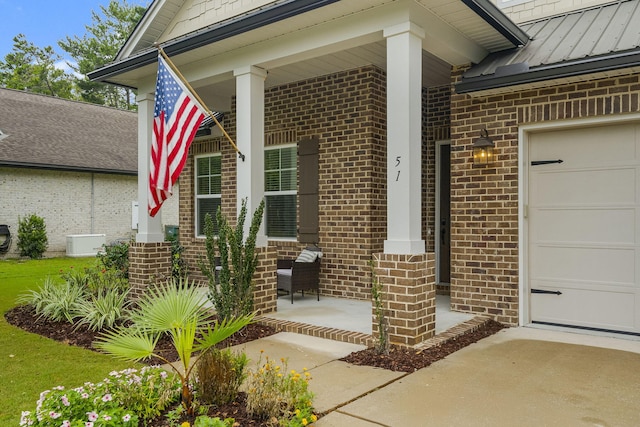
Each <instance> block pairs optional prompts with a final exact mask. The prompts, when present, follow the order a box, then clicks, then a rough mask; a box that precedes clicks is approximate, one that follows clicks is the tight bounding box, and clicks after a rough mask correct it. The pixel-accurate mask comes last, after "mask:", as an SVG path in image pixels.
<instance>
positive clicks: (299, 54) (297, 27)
mask: <svg viewBox="0 0 640 427" xmlns="http://www.w3.org/2000/svg"><path fill="white" fill-rule="evenodd" d="M181 3H182V2H181V1H179V0H156V1H155V2H154V3H153V4H152V5H151V6H150V8H149V10H148V11H147V14H146V15H145V17H144V18H143V20H142V21H141V22H140V24H138V27H137V28H136V31H134V34H133V35H132V36H131V37H130V39H129V41H128V42H127V44H125V46H124V47H123V48H122V49H121V51H120V53H119V54H118V58H117V59H116V61H115V62H114V63H113V64H109V65H107V66H105V67H103V68H101V69H99V70H96V71H94V72H92V73H90V75H89V77H90V78H91V79H92V80H99V81H108V82H111V83H115V84H119V85H123V86H130V87H137V88H140V87H141V86H144V87H145V88H146V87H150V86H151V85H152V84H153V81H154V80H155V72H156V55H157V54H156V51H155V48H154V47H153V43H155V42H160V43H161V45H162V46H163V48H164V49H165V51H166V52H167V53H168V54H169V55H170V56H172V57H173V59H174V62H175V63H176V65H177V66H178V67H179V68H180V70H181V71H182V72H183V74H184V75H185V76H186V78H187V79H188V80H189V81H190V82H191V83H192V85H193V86H194V87H195V88H197V89H198V91H199V93H200V94H201V96H203V98H204V99H205V100H207V101H209V100H210V99H212V98H215V99H217V100H220V99H224V98H226V99H229V98H230V97H231V96H232V95H234V94H235V85H234V79H233V77H232V73H233V70H234V69H236V68H238V67H240V66H246V65H247V64H252V65H255V66H258V67H262V68H264V69H266V70H268V73H269V75H268V78H267V80H266V82H265V85H266V87H271V86H275V85H280V84H283V83H287V82H292V81H298V80H303V79H308V78H312V77H316V76H320V75H325V74H330V73H335V72H339V71H343V70H348V69H353V68H357V67H361V66H364V65H368V64H374V65H376V66H378V67H380V68H382V69H386V43H385V40H384V38H383V34H382V31H383V29H384V28H388V27H390V26H393V25H396V24H399V23H402V22H406V21H407V20H411V21H413V22H415V23H416V24H417V25H419V26H421V27H422V28H424V29H425V32H426V37H425V39H424V43H423V61H422V63H423V73H422V75H423V85H424V86H427V87H429V86H438V85H444V84H448V83H449V81H450V67H451V65H457V64H464V63H468V62H479V61H480V60H481V59H483V58H484V57H485V56H486V55H487V54H489V53H490V52H493V51H497V50H502V49H506V48H511V47H514V43H517V40H516V41H514V37H516V36H513V35H512V34H511V33H512V32H515V33H517V31H516V30H514V29H513V28H512V27H515V25H514V24H512V23H510V21H508V19H506V18H505V17H504V15H502V14H501V12H499V10H498V9H497V8H495V6H493V5H492V4H491V3H490V2H489V1H488V0H459V1H452V0H368V1H367V2H360V1H346V0H342V1H340V0H324V1H322V0H284V1H276V2H272V3H269V4H267V5H265V6H263V7H262V8H259V9H256V10H254V11H251V12H249V13H246V14H244V15H241V16H239V17H236V18H233V19H231V20H226V21H222V22H219V23H215V24H212V25H209V26H207V27H204V28H202V29H200V30H197V31H194V32H192V33H188V34H186V35H184V36H181V37H178V38H174V39H171V40H163V35H162V34H163V31H162V29H163V28H166V27H167V25H168V24H167V22H169V18H170V17H171V16H173V15H174V14H175V13H176V7H179V4H181ZM305 5H306V6H305ZM296 7H297V9H296ZM515 28H516V29H517V27H515ZM523 34H524V33H521V34H520V33H518V37H520V39H522V35H523ZM516 38H517V37H516ZM213 108H218V107H213Z"/></svg>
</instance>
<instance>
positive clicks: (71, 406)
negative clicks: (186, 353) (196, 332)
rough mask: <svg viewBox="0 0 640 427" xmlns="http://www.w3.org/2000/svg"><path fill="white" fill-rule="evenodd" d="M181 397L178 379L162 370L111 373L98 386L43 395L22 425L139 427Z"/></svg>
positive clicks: (23, 419)
mask: <svg viewBox="0 0 640 427" xmlns="http://www.w3.org/2000/svg"><path fill="white" fill-rule="evenodd" d="M179 396H180V383H179V381H177V380H176V377H175V376H173V375H170V374H168V373H167V372H166V371H165V370H164V369H162V368H160V367H148V366H147V367H144V368H142V369H141V370H137V369H125V370H124V371H119V372H115V371H114V372H111V373H110V374H109V378H105V379H104V380H103V381H102V382H100V383H97V384H92V383H85V384H84V385H83V386H81V387H77V388H74V389H65V388H64V387H54V388H53V389H52V390H46V391H43V392H42V393H40V399H38V402H37V404H36V409H35V411H24V412H23V413H22V417H21V419H20V425H21V426H34V427H60V426H68V427H76V426H94V427H128V426H130V427H138V425H139V422H141V423H142V425H144V426H146V425H148V422H149V421H151V420H152V419H154V418H156V417H158V416H159V415H160V414H161V413H162V411H163V410H165V409H166V408H167V407H168V406H170V405H171V404H175V402H176V401H177V400H178V397H179Z"/></svg>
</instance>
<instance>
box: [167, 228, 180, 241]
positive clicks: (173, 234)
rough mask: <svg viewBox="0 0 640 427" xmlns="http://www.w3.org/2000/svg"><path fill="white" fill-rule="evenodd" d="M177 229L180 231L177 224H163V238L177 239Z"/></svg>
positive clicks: (168, 239)
mask: <svg viewBox="0 0 640 427" xmlns="http://www.w3.org/2000/svg"><path fill="white" fill-rule="evenodd" d="M178 231H180V227H178V226H177V225H165V226H164V240H167V241H170V240H178Z"/></svg>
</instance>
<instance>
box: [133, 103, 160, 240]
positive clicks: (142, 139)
mask: <svg viewBox="0 0 640 427" xmlns="http://www.w3.org/2000/svg"><path fill="white" fill-rule="evenodd" d="M136 101H137V102H138V233H137V234H136V242H139V243H157V242H164V233H163V232H162V209H160V211H159V212H158V213H157V214H156V216H155V217H153V218H152V217H151V216H149V210H148V209H147V206H148V197H149V171H150V170H151V169H150V165H151V134H152V132H153V110H154V107H155V105H154V102H155V101H154V96H153V94H152V93H142V94H139V95H138V96H137V97H136Z"/></svg>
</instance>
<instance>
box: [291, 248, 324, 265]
mask: <svg viewBox="0 0 640 427" xmlns="http://www.w3.org/2000/svg"><path fill="white" fill-rule="evenodd" d="M319 254H320V253H319V252H317V251H310V250H309V249H303V250H302V252H300V255H298V258H296V262H314V261H315V260H316V258H318V256H319Z"/></svg>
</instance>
